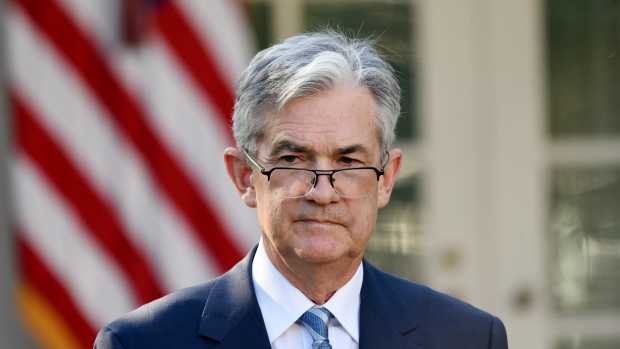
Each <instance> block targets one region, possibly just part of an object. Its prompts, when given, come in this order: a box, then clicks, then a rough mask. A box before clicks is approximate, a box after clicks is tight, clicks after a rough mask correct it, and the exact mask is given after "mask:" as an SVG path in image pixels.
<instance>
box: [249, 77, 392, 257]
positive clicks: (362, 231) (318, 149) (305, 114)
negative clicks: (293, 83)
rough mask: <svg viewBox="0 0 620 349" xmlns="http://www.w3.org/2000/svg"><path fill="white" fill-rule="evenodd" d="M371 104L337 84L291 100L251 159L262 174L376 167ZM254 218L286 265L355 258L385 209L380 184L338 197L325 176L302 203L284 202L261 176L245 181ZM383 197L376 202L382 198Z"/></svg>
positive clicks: (360, 92)
mask: <svg viewBox="0 0 620 349" xmlns="http://www.w3.org/2000/svg"><path fill="white" fill-rule="evenodd" d="M376 113H377V106H376V103H375V101H374V99H373V97H372V95H371V94H370V92H369V91H368V89H366V88H360V87H357V86H352V85H340V86H337V87H334V88H332V89H330V90H327V91H323V92H320V93H318V94H316V95H313V96H309V97H302V98H298V99H295V100H293V101H291V102H290V103H288V104H287V105H285V106H284V108H282V110H281V111H280V112H278V113H277V114H272V115H268V116H267V127H266V132H265V134H264V136H263V137H262V138H261V141H260V143H259V147H258V154H257V158H258V159H257V160H258V161H259V162H260V163H261V164H263V166H265V167H266V168H267V169H268V170H269V169H271V168H273V167H276V166H286V167H302V168H310V169H320V170H329V169H339V168H347V167H361V166H373V167H377V168H381V165H382V164H381V163H380V161H381V160H382V159H381V154H380V147H379V140H378V133H377V128H376V125H375V115H376ZM251 181H252V185H253V186H254V190H255V195H256V208H257V215H258V219H259V222H260V225H261V228H262V231H263V237H264V239H265V240H266V241H265V243H266V244H267V245H269V246H268V248H272V249H274V250H275V252H277V253H278V254H279V255H280V256H281V257H282V258H284V260H288V261H292V260H297V261H303V262H306V263H327V262H333V261H338V260H341V259H355V258H361V256H362V255H363V252H364V249H365V247H366V244H367V242H368V239H369V238H370V234H371V233H372V231H373V229H374V226H375V222H376V218H377V209H378V207H382V206H384V205H385V204H387V201H388V200H389V191H390V190H391V185H390V188H389V190H388V192H387V195H385V192H386V190H383V191H381V190H378V188H381V186H382V185H384V183H383V181H384V178H383V177H381V179H380V180H379V182H377V181H376V180H375V181H372V182H369V183H368V188H367V195H366V196H364V197H362V198H359V197H358V198H345V197H342V196H340V195H338V194H337V193H336V192H335V191H334V189H333V188H332V186H331V184H330V183H329V178H328V176H319V177H318V183H317V185H316V187H315V188H314V189H312V190H311V191H310V192H308V193H307V194H306V195H305V196H303V197H298V198H288V197H286V196H285V195H282V192H283V191H282V190H277V188H274V187H273V183H269V181H268V180H267V177H266V176H263V175H261V174H259V173H257V172H254V173H253V174H252V177H251ZM380 194H382V195H380Z"/></svg>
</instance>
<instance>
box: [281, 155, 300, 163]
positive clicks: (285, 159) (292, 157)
mask: <svg viewBox="0 0 620 349" xmlns="http://www.w3.org/2000/svg"><path fill="white" fill-rule="evenodd" d="M298 159H299V158H298V157H297V156H295V155H284V156H281V157H280V161H283V162H288V163H294V162H296V161H297V160H298Z"/></svg>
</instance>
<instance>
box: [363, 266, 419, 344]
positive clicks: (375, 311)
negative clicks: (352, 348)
mask: <svg viewBox="0 0 620 349" xmlns="http://www.w3.org/2000/svg"><path fill="white" fill-rule="evenodd" d="M390 281H392V280H389V279H388V277H387V276H386V275H385V274H384V273H382V272H381V271H379V270H378V269H376V268H375V267H373V266H372V265H370V264H369V263H367V262H366V261H364V282H363V284H362V291H361V299H360V337H359V338H360V343H359V344H360V345H359V348H360V349H375V348H407V349H409V348H412V349H413V348H415V349H423V348H424V347H425V345H424V336H423V331H422V329H421V328H420V321H419V320H420V317H421V316H422V313H423V311H424V310H423V304H422V302H421V301H420V300H421V299H422V297H421V294H420V295H414V296H413V297H411V295H409V294H408V295H407V297H408V298H409V297H411V298H413V299H414V301H413V304H405V303H404V302H403V299H402V296H399V295H398V293H397V292H394V290H392V289H391V288H390V286H391V285H390ZM392 282H393V281H392ZM420 292H421V291H420Z"/></svg>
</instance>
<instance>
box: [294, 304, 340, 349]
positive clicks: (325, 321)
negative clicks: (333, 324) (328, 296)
mask: <svg viewBox="0 0 620 349" xmlns="http://www.w3.org/2000/svg"><path fill="white" fill-rule="evenodd" d="M333 317H334V316H333V315H332V313H330V312H329V310H327V309H325V308H323V307H318V306H314V307H312V308H310V309H309V310H308V311H307V312H305V313H304V314H303V315H302V316H301V317H300V318H299V322H301V324H302V325H303V326H304V327H305V328H306V330H307V331H308V332H309V333H310V336H312V349H332V346H331V344H329V337H328V336H327V326H328V325H329V321H330V320H331V319H332V318H333Z"/></svg>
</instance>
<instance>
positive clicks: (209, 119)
mask: <svg viewBox="0 0 620 349" xmlns="http://www.w3.org/2000/svg"><path fill="white" fill-rule="evenodd" d="M145 53H146V54H145V58H146V59H145V61H144V62H143V63H144V66H145V67H148V68H147V69H148V70H147V71H148V72H147V73H146V74H148V75H150V76H152V78H151V81H152V82H153V84H152V87H151V88H150V89H148V90H146V89H145V90H144V92H145V93H148V94H147V95H145V96H144V98H146V100H147V103H146V105H148V107H149V111H150V113H149V114H150V116H152V118H151V121H152V124H153V125H154V126H155V127H156V129H157V130H158V133H159V135H160V136H161V138H162V139H163V140H164V143H166V144H169V145H170V149H172V150H173V151H174V154H175V155H176V157H177V158H178V159H179V160H180V161H181V162H182V163H183V164H185V165H186V166H185V167H186V168H188V169H189V170H190V172H191V174H192V176H193V177H194V178H195V179H196V182H197V183H198V184H199V185H200V189H201V192H202V195H203V196H204V197H205V198H207V199H209V201H211V202H213V203H214V205H213V207H214V209H216V210H217V213H218V216H220V217H223V218H225V219H223V222H224V223H225V224H226V225H227V226H228V227H230V228H232V229H231V232H232V233H233V234H231V235H232V236H231V237H232V238H234V239H235V241H237V244H238V246H240V247H241V248H242V249H243V251H247V250H249V248H251V246H253V245H254V244H256V242H257V241H258V233H259V228H258V224H257V223H256V218H255V212H254V211H253V210H251V209H249V208H247V207H245V206H244V205H243V204H242V203H241V200H240V199H239V195H238V193H237V192H236V191H235V189H234V187H233V186H232V184H231V183H230V179H229V178H228V174H227V173H226V169H225V166H224V161H223V150H224V145H225V144H227V143H229V141H228V139H227V138H226V137H225V134H226V133H227V132H228V131H227V130H226V129H225V128H224V125H222V122H221V119H220V118H219V117H218V116H217V114H216V112H215V111H214V109H213V108H212V107H211V105H210V104H208V103H206V101H205V100H204V99H202V98H200V96H199V94H198V93H197V91H196V90H195V89H192V88H191V83H190V81H189V77H188V76H187V75H186V71H184V70H182V69H179V67H178V65H176V60H174V59H172V58H171V57H170V55H169V53H168V51H167V49H166V47H165V46H164V45H160V44H158V42H153V43H152V44H151V45H149V48H148V51H145ZM155 72H157V74H155Z"/></svg>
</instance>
